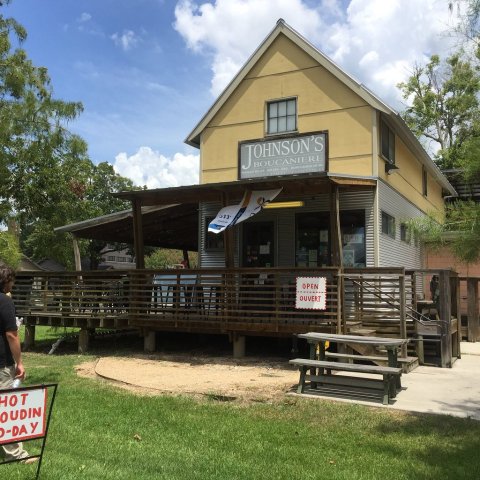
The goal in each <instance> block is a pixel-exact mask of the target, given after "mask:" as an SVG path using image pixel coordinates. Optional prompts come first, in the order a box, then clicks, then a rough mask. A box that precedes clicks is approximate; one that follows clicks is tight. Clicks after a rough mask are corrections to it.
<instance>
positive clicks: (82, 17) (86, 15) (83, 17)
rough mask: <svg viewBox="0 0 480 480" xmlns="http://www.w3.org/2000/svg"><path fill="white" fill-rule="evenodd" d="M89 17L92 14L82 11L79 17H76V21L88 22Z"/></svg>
mask: <svg viewBox="0 0 480 480" xmlns="http://www.w3.org/2000/svg"><path fill="white" fill-rule="evenodd" d="M91 19H92V16H91V15H90V14H89V13H87V12H83V13H82V14H81V15H80V17H78V19H77V22H79V23H83V22H88V21H89V20H91Z"/></svg>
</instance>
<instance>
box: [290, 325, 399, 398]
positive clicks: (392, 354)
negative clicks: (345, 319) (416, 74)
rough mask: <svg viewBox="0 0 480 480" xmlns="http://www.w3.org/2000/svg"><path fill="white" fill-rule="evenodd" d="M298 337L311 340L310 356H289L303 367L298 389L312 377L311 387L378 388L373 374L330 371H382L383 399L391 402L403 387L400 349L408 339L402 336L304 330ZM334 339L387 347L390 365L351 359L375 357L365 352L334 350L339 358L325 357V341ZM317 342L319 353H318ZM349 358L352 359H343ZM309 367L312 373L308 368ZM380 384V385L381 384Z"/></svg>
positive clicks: (299, 391) (297, 364)
mask: <svg viewBox="0 0 480 480" xmlns="http://www.w3.org/2000/svg"><path fill="white" fill-rule="evenodd" d="M298 337H299V338H303V339H305V340H307V342H308V343H309V344H310V358H309V359H301V358H296V359H293V360H290V363H291V364H293V365H296V366H298V367H299V369H300V380H299V384H298V390H297V391H298V393H303V392H304V390H305V384H306V381H310V387H311V388H312V389H316V388H317V385H323V384H334V385H335V384H336V385H342V384H346V385H348V386H351V387H360V388H361V387H364V386H365V387H368V388H376V385H377V384H376V383H374V382H375V381H372V380H371V379H370V378H361V377H358V378H357V377H343V376H342V377H340V378H337V377H332V375H331V371H332V370H335V371H343V372H355V373H361V374H368V375H372V374H374V375H381V376H382V378H383V380H382V382H381V383H380V385H381V388H382V389H383V403H384V404H388V403H389V400H390V398H394V397H395V396H396V392H397V390H399V389H400V388H401V380H400V377H401V372H402V369H401V368H400V367H399V366H398V349H399V348H401V347H402V346H403V345H405V344H406V343H407V342H408V340H407V339H403V338H386V337H373V336H361V335H340V334H334V333H318V332H310V333H302V334H299V335H298ZM327 342H332V343H337V344H342V345H352V344H357V345H371V346H375V347H383V348H385V349H386V350H387V354H388V366H381V365H365V364H354V363H351V362H350V361H351V360H353V359H357V360H363V359H364V360H371V359H372V358H373V357H362V355H348V354H334V355H333V356H334V357H336V358H337V359H338V360H340V361H327V360H326V353H325V350H326V343H327ZM317 346H318V353H317ZM343 358H345V359H348V361H349V363H346V362H342V361H341V360H342V359H343ZM308 370H310V374H309V375H308V374H307V371H308ZM380 385H379V386H380Z"/></svg>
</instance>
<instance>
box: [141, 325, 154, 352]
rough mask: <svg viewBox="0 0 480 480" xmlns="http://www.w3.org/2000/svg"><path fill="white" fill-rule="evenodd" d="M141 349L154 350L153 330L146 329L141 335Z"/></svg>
mask: <svg viewBox="0 0 480 480" xmlns="http://www.w3.org/2000/svg"><path fill="white" fill-rule="evenodd" d="M143 349H144V351H145V352H148V353H152V352H154V351H155V350H156V335H155V331H154V330H146V331H145V333H144V337H143Z"/></svg>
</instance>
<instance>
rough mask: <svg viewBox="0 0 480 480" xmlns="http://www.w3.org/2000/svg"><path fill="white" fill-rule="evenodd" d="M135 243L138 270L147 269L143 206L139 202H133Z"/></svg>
mask: <svg viewBox="0 0 480 480" xmlns="http://www.w3.org/2000/svg"><path fill="white" fill-rule="evenodd" d="M132 212H133V242H134V244H135V245H134V250H135V262H136V266H137V268H138V269H140V270H141V269H143V268H145V250H144V245H143V222H142V205H141V203H140V201H139V200H132Z"/></svg>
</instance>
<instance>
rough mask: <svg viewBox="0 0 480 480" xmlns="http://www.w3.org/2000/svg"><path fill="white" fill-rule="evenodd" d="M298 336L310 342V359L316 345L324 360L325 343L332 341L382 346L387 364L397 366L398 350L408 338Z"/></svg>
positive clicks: (336, 335)
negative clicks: (385, 351)
mask: <svg viewBox="0 0 480 480" xmlns="http://www.w3.org/2000/svg"><path fill="white" fill-rule="evenodd" d="M298 338H304V339H305V340H306V341H307V342H308V343H309V344H310V359H312V360H313V359H315V358H316V346H317V345H318V347H319V355H318V359H319V360H325V344H326V342H333V343H337V344H343V345H346V344H356V345H371V346H373V347H383V348H385V349H386V350H387V355H388V366H389V367H398V350H399V348H401V347H402V346H403V345H406V344H407V342H408V339H405V338H388V337H374V336H363V335H340V334H335V333H319V332H309V333H301V334H299V335H298Z"/></svg>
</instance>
